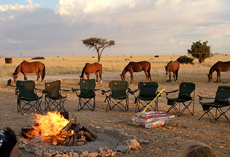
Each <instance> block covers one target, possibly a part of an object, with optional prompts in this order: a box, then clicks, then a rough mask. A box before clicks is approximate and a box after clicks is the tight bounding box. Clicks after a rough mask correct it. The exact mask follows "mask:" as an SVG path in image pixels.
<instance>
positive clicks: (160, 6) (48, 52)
mask: <svg viewBox="0 0 230 157" xmlns="http://www.w3.org/2000/svg"><path fill="white" fill-rule="evenodd" d="M229 28H230V1H229V0H125V1H124V0H116V1H115V0H1V1H0V29H1V33H0V56H5V57H20V56H21V54H23V56H73V55H74V56H84V55H87V56H88V55H90V56H93V55H94V56H95V55H96V51H92V50H89V49H88V48H87V47H85V45H83V44H82V40H83V39H86V38H89V37H99V38H106V39H108V40H115V46H112V47H110V48H106V49H105V50H104V52H103V55H109V56H112V55H171V54H178V55H185V54H187V49H190V47H191V45H192V43H193V42H196V41H199V40H200V41H201V42H204V41H208V45H210V46H211V52H212V53H223V54H225V53H227V54H230V29H229Z"/></svg>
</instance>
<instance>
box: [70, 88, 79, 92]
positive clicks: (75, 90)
mask: <svg viewBox="0 0 230 157" xmlns="http://www.w3.org/2000/svg"><path fill="white" fill-rule="evenodd" d="M79 90H80V89H76V88H71V91H72V92H77V91H79Z"/></svg>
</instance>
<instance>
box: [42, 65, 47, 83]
mask: <svg viewBox="0 0 230 157" xmlns="http://www.w3.org/2000/svg"><path fill="white" fill-rule="evenodd" d="M43 67H44V68H43V71H42V80H43V79H44V78H45V75H46V66H45V64H43Z"/></svg>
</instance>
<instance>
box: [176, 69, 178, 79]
mask: <svg viewBox="0 0 230 157" xmlns="http://www.w3.org/2000/svg"><path fill="white" fill-rule="evenodd" d="M176 80H178V70H177V71H176Z"/></svg>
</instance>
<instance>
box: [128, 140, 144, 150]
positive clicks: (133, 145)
mask: <svg viewBox="0 0 230 157" xmlns="http://www.w3.org/2000/svg"><path fill="white" fill-rule="evenodd" d="M126 144H127V145H128V146H129V149H132V150H137V149H139V148H141V146H140V143H139V142H138V141H137V140H136V139H132V140H126Z"/></svg>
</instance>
